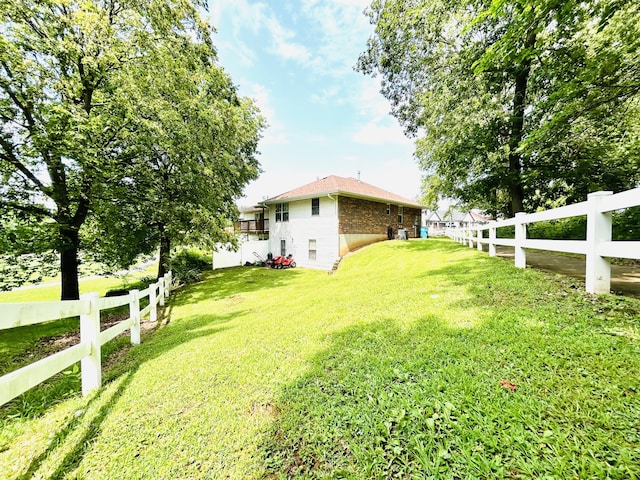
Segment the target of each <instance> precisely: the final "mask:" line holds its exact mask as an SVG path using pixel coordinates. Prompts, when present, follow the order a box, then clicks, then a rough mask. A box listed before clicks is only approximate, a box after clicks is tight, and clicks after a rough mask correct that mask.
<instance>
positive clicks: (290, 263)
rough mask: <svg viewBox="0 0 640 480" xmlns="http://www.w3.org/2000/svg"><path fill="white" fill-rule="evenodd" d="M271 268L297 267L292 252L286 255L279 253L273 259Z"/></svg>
mask: <svg viewBox="0 0 640 480" xmlns="http://www.w3.org/2000/svg"><path fill="white" fill-rule="evenodd" d="M271 268H296V261H295V260H294V259H293V255H292V254H289V255H287V256H286V257H283V256H282V255H278V256H277V257H276V258H274V259H273V263H271Z"/></svg>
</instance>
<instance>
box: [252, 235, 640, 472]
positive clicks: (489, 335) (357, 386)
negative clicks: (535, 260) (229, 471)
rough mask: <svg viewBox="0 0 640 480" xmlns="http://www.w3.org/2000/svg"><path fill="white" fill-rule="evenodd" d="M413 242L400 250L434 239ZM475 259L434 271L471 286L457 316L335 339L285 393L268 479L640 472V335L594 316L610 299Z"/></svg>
mask: <svg viewBox="0 0 640 480" xmlns="http://www.w3.org/2000/svg"><path fill="white" fill-rule="evenodd" d="M411 243H412V242H408V243H405V245H403V246H399V247H398V248H409V249H420V248H422V246H420V245H417V243H418V242H415V243H416V245H411ZM437 248H439V247H437ZM445 248H447V249H450V247H445ZM468 263H469V262H462V263H460V265H454V266H453V267H451V268H449V267H448V268H443V269H442V270H440V271H436V272H430V274H433V275H441V276H443V277H448V278H450V281H451V282H453V283H455V284H461V285H467V287H466V288H465V289H464V290H465V291H466V296H467V297H468V298H466V299H465V300H461V301H459V302H453V303H451V304H450V305H447V307H446V308H447V310H448V311H447V313H444V312H443V313H437V312H434V311H433V310H432V311H431V313H428V314H424V315H417V316H416V317H415V318H416V320H415V321H414V322H413V323H409V324H410V325H411V326H410V327H403V326H400V325H398V324H397V323H396V321H395V320H394V319H392V318H389V319H387V320H385V321H382V322H375V323H370V324H366V325H361V326H355V327H351V328H347V329H345V330H343V331H341V332H339V333H337V334H335V335H333V336H332V337H330V340H329V342H328V343H329V345H330V346H329V348H327V349H326V350H324V351H323V352H320V353H319V354H317V355H316V356H315V357H313V358H312V359H311V360H310V363H309V369H308V371H307V373H305V374H304V375H302V376H301V377H299V378H298V379H297V380H295V381H294V382H292V383H290V384H288V385H287V386H285V387H284V388H283V389H282V391H281V392H280V395H279V397H278V398H277V400H276V405H277V411H278V412H279V415H278V418H277V419H276V421H275V422H274V424H273V426H272V428H271V429H270V431H269V432H267V433H266V434H265V437H264V438H263V439H262V442H261V451H262V453H263V461H264V463H263V465H264V468H265V474H264V477H265V478H324V477H330V478H507V477H508V478H542V477H554V478H636V477H637V476H638V475H640V451H638V449H637V440H638V433H637V432H638V430H637V421H636V419H637V415H638V414H639V413H640V402H639V401H638V396H637V395H638V392H640V382H639V381H638V379H637V377H636V374H635V372H637V370H638V368H640V356H638V355H637V348H638V340H637V338H636V337H633V336H630V337H627V336H617V335H611V334H608V333H607V332H605V331H603V330H602V326H603V322H600V321H594V318H593V316H594V311H602V309H603V308H606V306H607V305H608V303H607V302H608V301H609V300H607V299H604V300H602V301H600V300H598V299H595V298H594V297H589V296H585V295H584V294H582V293H581V292H578V291H563V290H562V289H560V288H556V287H557V285H554V284H553V282H547V281H546V280H545V277H544V275H543V274H541V273H539V272H532V271H522V270H520V271H517V272H515V273H514V272H513V270H512V268H510V267H509V266H508V265H505V264H503V262H500V261H499V260H495V259H487V260H486V262H483V263H485V265H486V266H485V267H477V268H470V265H469V264H468ZM491 275H493V277H494V278H492V277H491ZM514 275H515V276H516V277H518V280H517V284H515V285H514V286H513V287H511V283H510V280H509V278H512V277H513V276H514ZM533 282H538V283H539V284H540V285H538V286H536V288H531V292H530V293H528V294H526V295H522V294H520V295H518V290H520V291H521V290H522V289H523V288H525V289H526V288H527V285H531V286H533ZM505 298H506V299H507V300H508V301H505V300H504V299H505ZM492 299H493V300H496V301H495V302H492ZM594 302H595V303H594ZM625 305H626V306H625V307H624V308H623V309H621V310H620V311H619V312H618V315H617V316H615V315H614V316H612V317H609V318H608V320H607V322H608V325H609V327H613V328H614V329H616V328H623V327H624V326H625V325H627V326H628V325H629V322H631V324H632V327H633V328H635V329H637V327H638V319H637V318H636V319H630V318H629V316H628V315H627V314H626V313H629V312H631V313H633V311H637V307H638V304H637V303H633V302H628V304H625ZM467 306H472V307H479V306H482V307H484V308H483V309H481V310H479V313H478V315H479V316H480V317H481V318H480V319H479V320H480V321H478V322H474V323H472V324H471V325H470V326H469V325H465V326H463V327H461V326H458V324H457V323H456V322H455V320H456V319H455V314H456V312H457V311H461V312H462V311H464V308H465V307H467ZM626 307H629V308H626ZM634 308H635V310H634ZM625 309H626V313H625V311H623V310H625ZM452 312H453V313H452Z"/></svg>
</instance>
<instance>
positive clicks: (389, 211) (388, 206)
mask: <svg viewBox="0 0 640 480" xmlns="http://www.w3.org/2000/svg"><path fill="white" fill-rule="evenodd" d="M387 215H391V204H390V203H387Z"/></svg>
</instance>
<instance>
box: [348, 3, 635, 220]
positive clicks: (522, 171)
mask: <svg viewBox="0 0 640 480" xmlns="http://www.w3.org/2000/svg"><path fill="white" fill-rule="evenodd" d="M367 14H368V15H369V17H370V19H371V22H372V23H373V24H374V25H375V26H376V29H375V33H374V35H373V36H372V37H371V38H370V39H369V42H368V48H367V50H366V51H365V52H364V53H363V54H362V55H361V57H360V59H359V61H358V65H357V68H358V69H359V70H361V71H363V72H364V73H367V74H371V75H375V74H378V73H379V74H381V75H382V92H383V94H384V95H385V96H386V97H387V98H388V99H389V100H390V102H391V105H392V113H393V114H394V115H395V116H396V117H397V118H398V119H399V120H400V122H401V123H402V124H403V125H404V127H405V129H406V131H407V133H408V134H411V135H417V134H420V138H419V140H418V141H417V147H416V156H417V158H418V159H419V160H420V162H421V165H422V166H423V168H424V169H425V170H426V171H427V173H428V174H430V175H432V176H434V177H435V178H434V179H433V180H430V181H428V182H427V187H428V188H432V189H437V193H439V194H445V195H447V196H451V197H454V198H457V199H459V200H461V201H462V202H463V203H466V204H471V205H474V206H478V207H483V208H485V209H486V210H488V211H490V212H491V213H494V214H496V213H505V214H508V215H512V214H513V213H515V212H516V211H520V210H533V209H535V208H537V207H538V206H540V205H541V204H544V203H545V202H549V201H555V200H558V199H559V198H562V197H564V198H565V199H568V198H571V197H576V196H581V195H584V194H585V193H586V192H588V191H589V189H593V188H594V187H595V188H611V187H615V188H616V189H618V188H621V187H624V186H629V185H630V186H633V185H634V184H635V183H634V182H638V179H639V178H640V176H639V175H638V168H637V167H638V164H637V162H636V163H635V164H634V163H632V162H629V161H628V160H627V161H624V160H623V159H622V156H621V155H619V154H614V155H611V154H610V155H608V156H607V161H606V163H604V162H602V163H600V162H599V160H600V159H601V157H599V156H598V154H599V153H601V152H602V151H603V150H605V149H608V148H610V147H612V146H613V145H614V144H615V142H614V139H618V140H619V139H620V138H625V136H626V141H625V143H626V146H627V148H637V147H632V145H637V137H635V140H634V139H633V138H632V137H633V136H632V135H629V132H633V131H636V132H637V123H638V122H637V117H635V118H634V117H633V116H632V115H630V114H629V112H630V110H637V100H638V91H639V85H638V82H637V79H638V55H637V52H638V33H640V32H639V31H638V29H639V26H638V22H637V18H638V6H637V5H635V4H624V3H622V2H616V4H615V5H614V6H611V5H610V4H608V3H603V2H598V1H595V0H594V1H591V2H576V1H573V0H570V1H556V0H527V1H517V0H516V1H514V0H495V1H488V0H486V1H485V0H480V1H473V0H456V1H452V0H412V1H400V0H386V1H385V0H379V1H378V0H377V1H374V2H373V3H372V4H371V6H370V8H369V9H368V10H367ZM615 45H618V46H620V45H624V46H625V48H623V49H618V50H621V51H616V49H615V47H614V46H615ZM614 72H615V73H614ZM612 116H613V117H612ZM611 118H616V119H617V120H618V124H616V125H614V124H613V122H610V123H609V126H610V128H608V129H606V131H605V132H597V134H596V137H595V138H596V139H598V141H597V142H593V141H591V142H590V141H588V140H586V139H585V138H584V135H581V132H583V129H584V128H585V127H587V126H590V127H593V126H594V125H596V122H600V121H602V120H604V121H605V123H606V121H607V119H611ZM596 119H597V121H596ZM622 119H624V120H625V122H622V124H623V125H624V126H622V125H621V120H622ZM591 130H593V128H591ZM558 147H561V148H558ZM612 150H614V151H615V150H619V149H615V148H613V149H612ZM608 151H610V150H608ZM630 165H631V167H630ZM614 172H615V173H614ZM612 173H614V175H613V176H612V175H611V174H612ZM620 178H623V179H624V181H620ZM585 179H591V180H592V181H590V182H587V181H585ZM427 195H428V196H429V195H430V196H431V197H433V196H434V194H433V193H431V194H429V193H428V192H427Z"/></svg>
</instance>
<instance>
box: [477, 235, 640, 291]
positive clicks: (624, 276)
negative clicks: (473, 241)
mask: <svg viewBox="0 0 640 480" xmlns="http://www.w3.org/2000/svg"><path fill="white" fill-rule="evenodd" d="M484 247H485V249H488V247H487V246H484ZM497 254H498V256H499V257H503V258H507V259H510V261H513V256H514V253H513V248H510V247H497ZM527 266H531V267H534V268H539V269H540V270H546V271H549V272H555V273H561V274H563V275H569V276H571V277H575V278H579V279H581V280H582V281H584V270H585V259H584V256H583V257H582V258H574V257H568V256H565V255H559V254H557V253H554V252H540V251H530V250H528V251H527ZM611 290H612V292H613V293H618V294H622V295H631V296H634V297H640V264H638V263H636V264H634V265H612V266H611Z"/></svg>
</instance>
